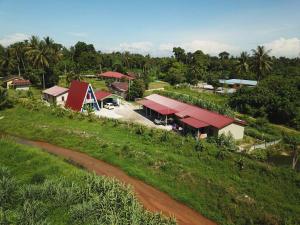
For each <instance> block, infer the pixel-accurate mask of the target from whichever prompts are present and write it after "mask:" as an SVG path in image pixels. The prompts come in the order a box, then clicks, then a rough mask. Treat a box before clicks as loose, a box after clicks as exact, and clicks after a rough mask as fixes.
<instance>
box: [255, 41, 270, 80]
mask: <svg viewBox="0 0 300 225" xmlns="http://www.w3.org/2000/svg"><path fill="white" fill-rule="evenodd" d="M252 52H253V63H252V66H251V67H252V69H253V70H254V72H255V73H256V75H257V80H261V78H262V77H263V76H264V75H265V74H266V72H269V71H271V69H272V61H271V58H270V56H269V55H268V54H269V53H270V52H271V50H266V49H265V47H264V46H257V49H256V50H255V49H252Z"/></svg>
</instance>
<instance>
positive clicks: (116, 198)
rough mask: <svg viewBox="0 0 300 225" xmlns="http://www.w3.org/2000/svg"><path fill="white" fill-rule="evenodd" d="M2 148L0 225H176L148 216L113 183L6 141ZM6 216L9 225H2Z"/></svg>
mask: <svg viewBox="0 0 300 225" xmlns="http://www.w3.org/2000/svg"><path fill="white" fill-rule="evenodd" d="M0 146H1V148H0V154H1V157H0V199H1V202H0V223H1V224H55V225H63V224H70V225H71V224H72V225H73V224H107V225H109V224H122V225H123V224H127V225H131V224H135V225H139V224H163V225H175V222H173V221H169V220H168V219H166V218H162V217H161V216H160V215H157V214H152V213H149V212H146V211H145V210H144V209H143V207H142V206H141V205H140V204H139V203H138V201H137V199H136V198H135V197H134V195H133V192H132V190H131V188H129V187H126V186H124V185H123V184H121V183H119V182H117V181H114V180H113V179H109V178H105V177H98V176H96V175H93V174H89V173H87V172H86V171H84V170H81V169H78V168H76V167H74V166H72V165H69V164H68V163H66V162H65V161H64V160H63V159H60V158H57V157H55V156H52V155H50V154H48V153H46V152H43V151H42V150H41V149H37V148H32V147H27V146H23V145H20V144H16V143H14V141H13V140H11V139H9V138H7V137H5V136H4V137H2V138H1V137H0ZM3 168H5V170H3ZM7 171H8V172H9V173H11V175H9V174H8V173H7ZM9 184H11V185H9ZM4 214H5V215H6V217H7V219H8V220H9V222H10V223H5V222H4V216H3V215H4ZM17 221H21V223H18V222H17ZM45 221H47V223H43V222H45Z"/></svg>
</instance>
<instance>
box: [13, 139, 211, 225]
mask: <svg viewBox="0 0 300 225" xmlns="http://www.w3.org/2000/svg"><path fill="white" fill-rule="evenodd" d="M16 140H17V142H19V143H21V144H25V145H29V146H34V147H38V148H42V149H44V150H46V151H47V152H50V153H53V154H55V155H58V156H62V157H64V158H67V159H71V160H73V161H74V162H76V163H78V164H80V165H82V166H83V167H85V168H86V169H87V170H89V171H94V172H95V173H96V174H98V175H105V176H108V177H114V178H116V179H118V180H120V181H121V182H124V183H126V184H129V185H131V186H132V187H133V188H134V191H135V193H136V196H137V197H138V199H139V200H140V201H141V203H142V204H143V205H144V207H145V208H146V209H148V210H150V211H153V212H162V213H163V214H164V215H166V216H174V217H175V218H176V220H177V222H178V223H179V224H180V225H213V224H214V225H215V224H216V223H215V222H213V221H211V220H209V219H207V218H205V217H203V216H202V215H200V214H199V213H197V212H196V211H195V210H193V209H191V208H189V207H187V206H185V205H184V204H182V203H179V202H177V201H176V200H174V199H172V198H171V197H169V196H168V195H167V194H165V193H163V192H161V191H159V190H157V189H155V188H153V187H152V186H150V185H148V184H146V183H144V182H142V181H140V180H137V179H135V178H132V177H130V176H128V175H127V174H126V173H124V172H123V171H122V170H120V169H119V168H117V167H114V166H112V165H110V164H108V163H105V162H103V161H101V160H98V159H95V158H92V157H91V156H88V155H86V154H84V153H81V152H77V151H73V150H70V149H65V148H61V147H58V146H55V145H52V144H49V143H45V142H39V141H29V140H25V139H19V138H17V139H16Z"/></svg>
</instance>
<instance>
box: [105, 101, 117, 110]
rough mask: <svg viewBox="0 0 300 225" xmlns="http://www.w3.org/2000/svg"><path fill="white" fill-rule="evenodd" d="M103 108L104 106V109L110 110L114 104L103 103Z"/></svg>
mask: <svg viewBox="0 0 300 225" xmlns="http://www.w3.org/2000/svg"><path fill="white" fill-rule="evenodd" d="M104 108H106V109H109V110H112V109H114V108H115V107H114V105H113V103H110V102H109V103H106V104H105V105H104Z"/></svg>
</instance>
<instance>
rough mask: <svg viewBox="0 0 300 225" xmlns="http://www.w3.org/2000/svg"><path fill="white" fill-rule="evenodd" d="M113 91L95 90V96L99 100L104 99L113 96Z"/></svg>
mask: <svg viewBox="0 0 300 225" xmlns="http://www.w3.org/2000/svg"><path fill="white" fill-rule="evenodd" d="M111 95H112V93H110V92H108V91H95V96H96V99H97V101H102V100H103V99H105V98H107V97H109V96H111Z"/></svg>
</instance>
